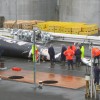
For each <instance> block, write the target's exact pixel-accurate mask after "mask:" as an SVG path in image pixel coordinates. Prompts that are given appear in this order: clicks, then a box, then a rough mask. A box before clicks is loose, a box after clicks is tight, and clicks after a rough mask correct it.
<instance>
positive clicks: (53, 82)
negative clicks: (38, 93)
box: [39, 80, 58, 84]
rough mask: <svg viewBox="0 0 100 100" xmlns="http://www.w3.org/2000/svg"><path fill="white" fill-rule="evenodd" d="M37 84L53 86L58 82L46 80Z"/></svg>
mask: <svg viewBox="0 0 100 100" xmlns="http://www.w3.org/2000/svg"><path fill="white" fill-rule="evenodd" d="M39 83H40V84H55V83H58V81H55V80H46V81H41V82H39Z"/></svg>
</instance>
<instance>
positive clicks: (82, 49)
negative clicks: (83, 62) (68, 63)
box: [80, 45, 85, 58]
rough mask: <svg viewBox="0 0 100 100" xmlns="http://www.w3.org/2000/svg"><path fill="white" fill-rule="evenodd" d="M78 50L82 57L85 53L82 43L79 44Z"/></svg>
mask: <svg viewBox="0 0 100 100" xmlns="http://www.w3.org/2000/svg"><path fill="white" fill-rule="evenodd" d="M80 50H81V58H84V55H85V48H84V46H83V45H81V46H80Z"/></svg>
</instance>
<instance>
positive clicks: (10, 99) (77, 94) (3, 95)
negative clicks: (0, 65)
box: [0, 43, 100, 100]
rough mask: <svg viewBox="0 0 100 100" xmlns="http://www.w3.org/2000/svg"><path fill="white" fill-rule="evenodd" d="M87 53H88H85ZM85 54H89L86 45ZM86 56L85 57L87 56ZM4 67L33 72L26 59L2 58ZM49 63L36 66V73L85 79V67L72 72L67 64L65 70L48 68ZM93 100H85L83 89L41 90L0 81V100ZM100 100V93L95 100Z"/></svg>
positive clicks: (20, 83)
mask: <svg viewBox="0 0 100 100" xmlns="http://www.w3.org/2000/svg"><path fill="white" fill-rule="evenodd" d="M54 45H56V47H55V49H57V48H59V50H58V49H57V52H59V51H60V44H59V43H58V44H54ZM87 51H88V52H87ZM86 53H87V54H88V53H89V49H88V46H87V45H86ZM87 54H86V55H87ZM4 59H5V67H7V69H11V68H12V67H14V66H17V67H20V68H22V69H24V70H33V62H28V59H21V58H11V57H4ZM49 66H50V63H49V62H40V63H38V64H36V71H39V72H51V73H56V74H61V75H62V74H63V75H73V76H80V77H85V74H86V66H85V65H82V66H81V67H80V68H77V67H74V70H68V69H67V64H66V66H65V68H63V66H60V63H56V65H55V68H54V69H50V68H48V67H49ZM73 84H74V83H73ZM56 99H57V100H95V99H94V98H93V99H89V98H88V99H86V98H85V87H82V88H80V89H67V88H60V87H53V86H43V89H39V88H37V89H36V90H35V89H34V84H28V83H22V82H15V81H7V80H1V81H0V100H56ZM96 100H100V93H99V92H98V93H97V99H96Z"/></svg>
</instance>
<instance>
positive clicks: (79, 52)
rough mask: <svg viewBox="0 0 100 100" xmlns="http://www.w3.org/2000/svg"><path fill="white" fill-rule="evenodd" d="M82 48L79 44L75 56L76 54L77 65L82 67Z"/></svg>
mask: <svg viewBox="0 0 100 100" xmlns="http://www.w3.org/2000/svg"><path fill="white" fill-rule="evenodd" d="M81 54H82V53H81V50H80V47H79V46H78V47H77V49H76V51H75V56H76V67H80V65H81Z"/></svg>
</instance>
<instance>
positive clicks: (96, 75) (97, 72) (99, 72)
mask: <svg viewBox="0 0 100 100" xmlns="http://www.w3.org/2000/svg"><path fill="white" fill-rule="evenodd" d="M93 65H94V83H95V84H96V89H97V90H98V89H99V90H100V88H99V77H100V68H99V67H98V64H97V63H94V64H93Z"/></svg>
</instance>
